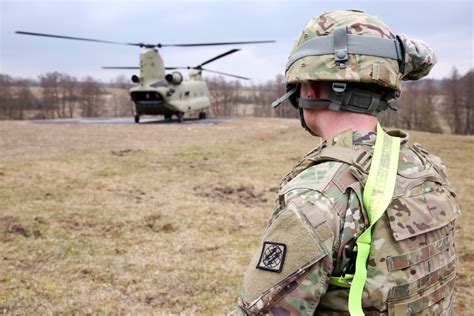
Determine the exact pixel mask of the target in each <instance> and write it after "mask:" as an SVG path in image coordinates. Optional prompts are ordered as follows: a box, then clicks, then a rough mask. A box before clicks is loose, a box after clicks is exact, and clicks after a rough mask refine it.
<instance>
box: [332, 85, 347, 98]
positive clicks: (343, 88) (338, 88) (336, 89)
mask: <svg viewBox="0 0 474 316" xmlns="http://www.w3.org/2000/svg"><path fill="white" fill-rule="evenodd" d="M346 88H347V83H345V82H333V84H332V91H334V92H335V93H336V94H338V95H339V94H342V93H344V91H346Z"/></svg>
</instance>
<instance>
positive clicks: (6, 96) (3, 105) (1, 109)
mask: <svg viewBox="0 0 474 316" xmlns="http://www.w3.org/2000/svg"><path fill="white" fill-rule="evenodd" d="M13 86H14V80H13V78H12V77H10V76H9V75H3V74H0V101H1V102H0V118H1V119H9V118H13V116H14V112H15V102H14V98H13Z"/></svg>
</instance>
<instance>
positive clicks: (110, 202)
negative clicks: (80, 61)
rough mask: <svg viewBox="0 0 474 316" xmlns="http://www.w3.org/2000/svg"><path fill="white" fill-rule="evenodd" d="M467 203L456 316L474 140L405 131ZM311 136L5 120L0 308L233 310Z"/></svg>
mask: <svg viewBox="0 0 474 316" xmlns="http://www.w3.org/2000/svg"><path fill="white" fill-rule="evenodd" d="M411 136H412V139H414V140H415V141H419V142H421V143H423V144H424V146H425V147H426V148H428V149H431V150H433V151H434V152H437V153H438V154H440V155H441V156H443V157H444V158H445V161H446V163H447V164H448V166H449V167H450V173H451V177H452V179H453V182H454V185H455V187H456V188H457V192H458V194H459V201H460V202H461V204H462V206H463V208H464V215H463V217H462V220H460V221H459V224H458V229H459V234H458V240H459V242H458V252H459V254H460V258H461V262H462V263H463V265H462V266H461V268H460V271H459V275H460V277H459V280H458V283H457V289H458V295H457V303H456V304H457V305H456V309H457V313H456V314H460V313H461V311H470V310H472V309H473V308H474V304H473V303H471V298H472V297H473V296H474V287H473V283H474V282H473V279H474V277H473V276H471V275H470V272H471V271H472V268H473V267H474V256H473V253H474V244H473V239H474V237H473V235H472V234H470V229H471V227H474V216H473V215H472V214H470V213H469V210H470V208H471V207H472V204H473V200H474V198H473V196H472V195H471V194H470V193H471V192H473V187H474V180H473V179H472V171H471V168H470V164H471V162H472V161H473V157H472V156H473V147H474V146H473V145H474V138H473V137H460V136H451V135H445V136H444V135H443V136H440V135H436V136H434V137H433V135H430V134H427V133H412V135H411ZM317 143H318V141H317V139H315V138H312V137H310V136H309V135H307V133H305V132H304V131H303V130H302V129H301V128H300V127H299V123H298V122H297V121H296V120H286V119H245V120H243V119H242V120H234V121H229V122H226V123H224V124H221V125H210V126H203V125H140V126H137V125H94V126H91V125H87V126H85V125H42V124H41V125H40V124H31V123H27V122H1V123H0V313H1V312H4V313H5V312H6V313H9V312H11V313H25V314H32V313H36V314H38V313H40V314H44V313H57V312H61V313H73V312H80V313H97V312H99V313H100V312H105V313H131V314H136V313H152V312H158V311H160V312H197V313H211V312H214V313H216V312H217V313H219V312H228V311H230V310H231V309H232V307H233V305H234V303H235V300H236V297H237V295H238V290H239V287H240V283H241V277H242V273H243V271H244V269H245V266H246V264H247V263H248V258H249V255H250V253H251V251H252V249H253V248H254V247H255V246H256V244H257V242H258V238H259V237H260V234H261V232H262V230H263V228H264V226H265V224H266V222H267V220H268V218H269V213H270V210H271V207H272V204H273V200H274V198H275V191H276V186H277V184H278V182H279V180H280V178H281V177H282V176H283V175H284V174H285V172H286V171H287V170H288V169H289V168H290V167H291V166H292V165H293V164H294V163H295V161H296V160H297V159H298V157H300V156H301V155H302V154H304V153H305V152H306V151H308V150H309V149H310V148H311V147H313V146H315V145H316V144H317Z"/></svg>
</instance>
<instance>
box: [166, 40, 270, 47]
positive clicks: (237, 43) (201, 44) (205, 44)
mask: <svg viewBox="0 0 474 316" xmlns="http://www.w3.org/2000/svg"><path fill="white" fill-rule="evenodd" d="M265 43H275V41H247V42H216V43H194V44H158V45H157V46H158V47H169V46H173V47H194V46H217V45H243V44H265Z"/></svg>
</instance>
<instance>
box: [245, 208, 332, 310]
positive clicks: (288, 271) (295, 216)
mask: <svg viewBox="0 0 474 316" xmlns="http://www.w3.org/2000/svg"><path fill="white" fill-rule="evenodd" d="M327 255H328V252H327V251H326V250H325V247H324V246H323V245H322V241H321V239H320V238H319V236H318V235H317V232H316V231H315V230H314V229H313V228H312V227H311V225H310V223H309V222H308V221H307V219H306V218H305V216H304V215H303V214H302V213H301V212H300V211H299V210H298V209H297V208H296V207H295V206H294V205H293V204H292V203H289V204H288V206H287V208H286V210H284V211H283V212H282V213H281V214H280V215H279V216H278V217H277V218H276V219H275V220H274V221H273V222H272V223H271V225H270V226H269V227H268V228H267V230H266V231H265V233H264V235H263V238H262V241H261V243H260V246H259V249H258V250H257V252H256V253H255V254H254V255H253V257H252V259H251V262H250V264H249V266H248V268H247V271H246V273H245V275H244V281H243V288H242V296H241V298H242V299H243V301H245V304H246V305H247V307H251V306H252V305H254V304H256V303H257V302H259V298H260V297H262V296H263V295H265V294H268V292H269V291H270V290H271V291H273V292H274V293H272V296H275V297H281V295H282V293H281V291H283V290H288V289H287V288H286V289H285V286H281V287H280V286H278V285H279V284H282V283H284V280H285V279H287V278H288V277H290V276H292V275H294V274H295V273H297V272H298V271H302V270H303V271H304V269H307V268H309V267H311V266H312V265H313V264H314V263H316V262H318V261H319V260H321V259H322V258H324V257H326V256H327ZM278 292H280V293H278Z"/></svg>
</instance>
